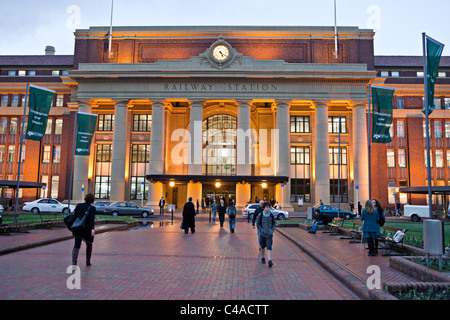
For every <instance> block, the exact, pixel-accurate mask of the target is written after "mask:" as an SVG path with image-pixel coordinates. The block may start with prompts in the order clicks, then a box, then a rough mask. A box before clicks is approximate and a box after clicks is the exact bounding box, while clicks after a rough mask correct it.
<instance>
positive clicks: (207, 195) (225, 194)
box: [202, 183, 236, 207]
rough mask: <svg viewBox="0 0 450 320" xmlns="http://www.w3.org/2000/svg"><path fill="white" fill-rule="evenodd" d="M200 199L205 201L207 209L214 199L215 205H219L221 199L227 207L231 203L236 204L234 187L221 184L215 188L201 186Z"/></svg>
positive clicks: (212, 186)
mask: <svg viewBox="0 0 450 320" xmlns="http://www.w3.org/2000/svg"><path fill="white" fill-rule="evenodd" d="M202 198H204V199H205V202H206V206H207V207H209V206H210V204H211V203H212V202H213V200H214V199H216V203H217V204H219V203H220V200H221V199H222V200H223V201H224V202H225V205H226V206H228V205H229V204H230V202H231V201H234V202H235V203H236V185H233V184H229V185H226V184H222V185H221V186H220V187H216V186H215V184H206V183H204V184H203V185H202Z"/></svg>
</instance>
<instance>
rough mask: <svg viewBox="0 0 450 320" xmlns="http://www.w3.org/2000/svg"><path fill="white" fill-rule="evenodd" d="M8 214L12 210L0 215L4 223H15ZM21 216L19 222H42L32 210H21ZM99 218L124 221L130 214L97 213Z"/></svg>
mask: <svg viewBox="0 0 450 320" xmlns="http://www.w3.org/2000/svg"><path fill="white" fill-rule="evenodd" d="M8 214H12V212H2V213H0V215H1V216H2V223H3V224H8V223H14V218H12V217H8ZM19 215H20V216H19V217H18V218H17V222H28V223H40V222H41V217H40V216H39V215H38V214H33V213H31V212H22V213H21V212H19ZM64 217H65V214H63V213H58V214H57V216H56V218H57V219H63V218H64ZM95 217H96V218H97V219H99V220H103V219H108V220H122V221H127V222H128V221H130V216H119V217H113V216H110V215H96V216H95ZM46 218H48V219H54V218H55V217H54V216H47V217H46Z"/></svg>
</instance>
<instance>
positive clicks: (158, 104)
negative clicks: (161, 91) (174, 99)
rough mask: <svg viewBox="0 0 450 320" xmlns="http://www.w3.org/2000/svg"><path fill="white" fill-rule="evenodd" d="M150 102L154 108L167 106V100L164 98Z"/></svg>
mask: <svg viewBox="0 0 450 320" xmlns="http://www.w3.org/2000/svg"><path fill="white" fill-rule="evenodd" d="M150 102H151V103H152V108H153V107H159V108H164V107H165V106H166V102H165V101H164V100H158V101H150Z"/></svg>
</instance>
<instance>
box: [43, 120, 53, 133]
mask: <svg viewBox="0 0 450 320" xmlns="http://www.w3.org/2000/svg"><path fill="white" fill-rule="evenodd" d="M52 123H53V121H52V119H51V118H48V120H47V127H46V128H45V134H52Z"/></svg>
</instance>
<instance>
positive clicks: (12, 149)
mask: <svg viewBox="0 0 450 320" xmlns="http://www.w3.org/2000/svg"><path fill="white" fill-rule="evenodd" d="M15 156H16V146H8V163H13V162H14V158H15Z"/></svg>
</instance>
